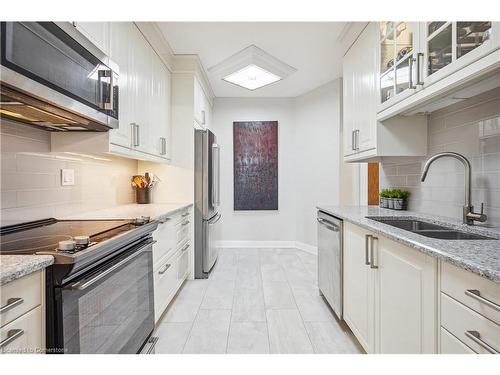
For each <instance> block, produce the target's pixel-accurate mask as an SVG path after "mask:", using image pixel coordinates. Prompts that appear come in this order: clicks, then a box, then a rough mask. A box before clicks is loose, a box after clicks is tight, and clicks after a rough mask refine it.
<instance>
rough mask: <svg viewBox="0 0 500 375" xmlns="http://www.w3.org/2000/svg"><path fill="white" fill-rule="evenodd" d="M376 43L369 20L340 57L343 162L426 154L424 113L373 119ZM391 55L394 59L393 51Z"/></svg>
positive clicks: (373, 25) (375, 32)
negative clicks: (341, 66)
mask: <svg viewBox="0 0 500 375" xmlns="http://www.w3.org/2000/svg"><path fill="white" fill-rule="evenodd" d="M379 42H380V28H379V25H378V23H375V22H373V23H370V24H368V26H367V27H366V28H365V29H364V30H363V32H362V33H361V35H360V36H359V37H358V39H357V40H356V42H355V43H354V44H353V45H352V47H351V48H350V49H349V51H348V52H347V54H346V55H345V56H344V61H343V85H344V90H343V99H344V100H343V116H344V119H343V138H344V139H343V145H344V150H343V152H344V161H346V162H355V161H361V162H364V161H370V160H375V159H377V158H380V157H383V156H423V155H426V153H427V119H426V117H425V116H412V117H410V118H396V119H391V120H389V121H385V122H380V121H377V107H378V105H379V104H380V103H379V97H380V94H379V92H380V90H379V87H380V80H379V79H378V77H379V74H378V71H379V69H380V68H379V67H380V63H379V60H380V59H379ZM408 53H409V52H408ZM392 56H393V59H394V60H395V59H396V57H394V53H392ZM406 60H408V58H406V59H404V58H401V59H399V60H398V61H397V64H398V65H400V64H403V63H404V62H405V61H406ZM393 63H394V62H393ZM388 64H389V65H390V63H385V65H388ZM386 74H387V73H386ZM401 87H403V86H401ZM395 89H396V88H395V87H394V90H395ZM401 93H402V91H401Z"/></svg>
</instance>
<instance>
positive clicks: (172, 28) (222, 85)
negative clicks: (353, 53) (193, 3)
mask: <svg viewBox="0 0 500 375" xmlns="http://www.w3.org/2000/svg"><path fill="white" fill-rule="evenodd" d="M344 25H345V23H344V22H322V23H321V22H314V23H312V22H159V23H158V26H159V27H160V30H161V31H162V33H163V34H164V36H165V38H166V39H167V41H168V42H169V44H170V47H171V48H172V50H173V52H174V53H175V54H197V55H199V57H200V59H201V62H202V64H203V67H204V68H205V71H207V75H208V78H209V80H210V84H211V85H212V89H213V91H214V93H215V96H217V97H296V96H299V95H301V94H304V93H306V92H308V91H310V90H312V89H314V88H316V87H318V86H321V85H322V84H325V83H327V82H329V81H331V80H333V79H335V78H337V77H340V76H341V75H342V55H343V47H342V45H341V44H340V42H339V40H338V39H339V36H340V35H341V32H342V30H343V28H344ZM252 44H254V45H256V46H257V47H259V48H261V49H263V50H264V51H266V52H267V53H269V54H271V55H272V56H274V57H276V58H277V59H279V60H281V61H283V62H284V63H286V64H288V65H291V66H292V67H294V68H295V69H297V71H296V72H294V73H293V74H291V75H290V76H289V77H287V78H285V79H284V80H282V81H278V82H276V83H273V84H271V85H269V86H266V87H263V88H260V89H257V90H255V91H249V90H247V89H244V88H241V87H238V86H235V85H233V84H231V83H228V82H225V81H223V80H221V79H220V78H216V77H215V76H214V75H213V74H211V73H208V69H209V68H210V67H212V66H214V65H217V64H218V63H220V62H221V61H223V60H225V59H227V58H228V57H230V56H231V55H233V54H235V53H237V52H239V51H241V50H242V49H244V48H246V47H248V46H250V45H252Z"/></svg>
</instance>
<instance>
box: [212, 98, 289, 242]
mask: <svg viewBox="0 0 500 375" xmlns="http://www.w3.org/2000/svg"><path fill="white" fill-rule="evenodd" d="M293 109H294V102H293V100H292V99H275V98H262V99H261V98H251V99H250V98H217V99H216V100H215V104H214V116H213V119H214V124H213V131H214V133H215V134H216V136H217V142H218V143H219V144H220V145H221V150H220V153H221V161H220V163H221V164H220V168H221V175H220V179H221V180H220V182H221V207H220V213H221V214H222V220H221V226H220V228H221V231H220V238H221V239H222V240H223V241H294V240H295V188H294V184H295V178H294V173H295V172H294V164H295V151H296V149H295V137H294V131H295V122H294V110H293ZM275 120H276V121H278V189H279V194H278V211H253V212H251V211H247V212H242V211H238V212H235V211H233V121H275Z"/></svg>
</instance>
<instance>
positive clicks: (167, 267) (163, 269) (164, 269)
mask: <svg viewBox="0 0 500 375" xmlns="http://www.w3.org/2000/svg"><path fill="white" fill-rule="evenodd" d="M170 266H171V264H165V265H164V266H163V268H162V269H160V270H158V273H159V274H160V275H163V274H164V273H165V272H167V270H168V269H169V268H170Z"/></svg>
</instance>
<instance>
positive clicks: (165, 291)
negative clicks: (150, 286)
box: [153, 256, 177, 321]
mask: <svg viewBox="0 0 500 375" xmlns="http://www.w3.org/2000/svg"><path fill="white" fill-rule="evenodd" d="M176 268H177V267H176V259H175V256H174V257H171V258H170V259H168V260H167V261H165V262H162V264H160V266H159V267H158V268H157V269H156V270H155V271H154V275H153V279H154V296H155V298H154V302H155V321H157V320H158V319H159V318H160V317H161V314H163V311H164V310H165V308H166V307H167V305H168V303H169V302H170V296H171V294H172V293H173V291H174V289H175V286H176V284H177V270H176Z"/></svg>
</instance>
